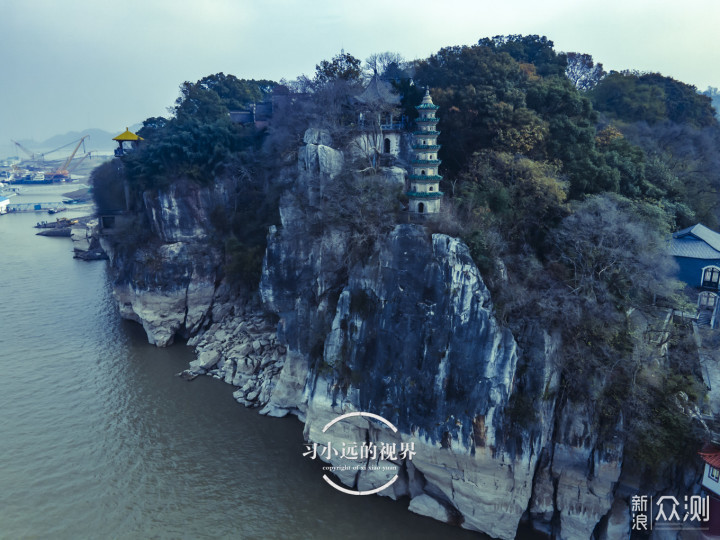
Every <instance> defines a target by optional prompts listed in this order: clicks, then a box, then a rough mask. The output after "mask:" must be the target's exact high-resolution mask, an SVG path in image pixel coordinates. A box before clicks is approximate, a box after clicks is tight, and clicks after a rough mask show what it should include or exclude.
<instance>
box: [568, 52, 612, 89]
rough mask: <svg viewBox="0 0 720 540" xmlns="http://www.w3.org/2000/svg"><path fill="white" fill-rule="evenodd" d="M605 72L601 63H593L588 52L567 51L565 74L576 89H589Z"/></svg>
mask: <svg viewBox="0 0 720 540" xmlns="http://www.w3.org/2000/svg"><path fill="white" fill-rule="evenodd" d="M606 74H607V73H606V72H605V70H604V69H603V65H602V64H601V63H599V62H598V63H597V64H596V63H595V62H594V61H593V57H592V56H591V55H589V54H580V53H575V52H569V53H567V68H566V69H565V75H566V76H567V78H568V79H570V81H572V83H573V84H574V85H575V88H577V89H578V90H591V89H592V88H594V87H595V85H596V84H597V83H599V82H600V80H601V79H602V78H603V77H605V75H606Z"/></svg>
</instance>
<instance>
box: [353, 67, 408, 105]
mask: <svg viewBox="0 0 720 540" xmlns="http://www.w3.org/2000/svg"><path fill="white" fill-rule="evenodd" d="M355 99H356V100H358V101H359V102H360V103H365V104H366V105H377V104H384V103H386V104H389V105H399V104H400V96H399V95H397V94H396V93H395V92H394V90H393V87H392V85H391V84H390V83H389V82H387V81H383V80H380V77H378V76H377V74H375V75H373V78H372V79H370V82H369V83H368V85H367V86H366V87H365V90H363V92H362V93H361V94H360V95H359V96H355Z"/></svg>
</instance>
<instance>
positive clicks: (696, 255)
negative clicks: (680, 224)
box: [670, 223, 720, 259]
mask: <svg viewBox="0 0 720 540" xmlns="http://www.w3.org/2000/svg"><path fill="white" fill-rule="evenodd" d="M670 254H671V255H674V256H675V257H689V258H692V259H720V234H718V233H716V232H715V231H712V230H710V229H708V228H707V227H706V226H705V225H703V224H702V223H698V224H697V225H693V226H692V227H688V228H687V229H682V230H681V231H678V232H676V233H673V235H672V241H671V243H670Z"/></svg>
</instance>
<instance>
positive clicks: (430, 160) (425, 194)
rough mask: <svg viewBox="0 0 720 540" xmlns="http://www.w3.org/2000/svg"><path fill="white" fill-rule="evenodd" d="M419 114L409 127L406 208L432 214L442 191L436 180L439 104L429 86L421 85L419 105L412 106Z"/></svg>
mask: <svg viewBox="0 0 720 540" xmlns="http://www.w3.org/2000/svg"><path fill="white" fill-rule="evenodd" d="M415 108H416V109H417V111H418V113H419V116H418V117H417V118H416V119H415V123H416V125H417V127H416V131H413V145H412V149H413V152H414V156H413V160H412V161H411V162H410V175H409V176H408V180H409V182H410V189H409V190H408V192H407V196H408V198H409V199H410V206H409V210H410V212H414V213H417V214H436V213H437V212H439V211H440V201H441V200H442V197H443V192H442V191H440V180H442V176H440V175H439V174H438V167H439V166H440V160H439V159H438V158H437V153H438V150H440V145H439V144H438V143H437V138H438V135H440V132H439V131H437V123H438V121H439V120H438V119H437V118H436V117H435V113H436V112H437V110H438V109H439V108H440V107H438V106H437V105H435V104H434V103H433V101H432V97H431V96H430V89H429V88H425V96H424V97H423V99H422V102H421V103H420V105H418V106H417V107H415Z"/></svg>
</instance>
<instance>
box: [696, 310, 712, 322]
mask: <svg viewBox="0 0 720 540" xmlns="http://www.w3.org/2000/svg"><path fill="white" fill-rule="evenodd" d="M711 319H712V311H710V310H709V309H703V310H700V312H699V313H698V317H697V325H698V326H710V320H711Z"/></svg>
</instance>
